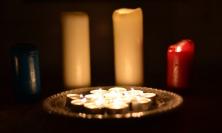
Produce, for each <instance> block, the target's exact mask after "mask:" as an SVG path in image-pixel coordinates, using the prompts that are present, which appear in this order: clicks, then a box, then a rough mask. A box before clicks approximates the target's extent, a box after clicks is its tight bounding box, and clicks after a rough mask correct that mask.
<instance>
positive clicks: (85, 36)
mask: <svg viewBox="0 0 222 133" xmlns="http://www.w3.org/2000/svg"><path fill="white" fill-rule="evenodd" d="M62 26H63V61H64V62H63V66H64V85H65V87H67V88H74V87H83V86H90V84H91V77H90V76H91V72H90V48H89V18H88V15H87V14H86V13H83V12H66V13H64V14H63V15H62Z"/></svg>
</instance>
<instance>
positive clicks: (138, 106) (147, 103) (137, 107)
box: [131, 97, 151, 111]
mask: <svg viewBox="0 0 222 133" xmlns="http://www.w3.org/2000/svg"><path fill="white" fill-rule="evenodd" d="M150 107H151V99H148V98H145V97H137V98H136V99H134V100H132V103H131V108H132V110H133V111H145V110H148V109H149V108H150Z"/></svg>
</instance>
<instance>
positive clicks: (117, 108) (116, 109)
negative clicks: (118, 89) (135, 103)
mask: <svg viewBox="0 0 222 133" xmlns="http://www.w3.org/2000/svg"><path fill="white" fill-rule="evenodd" d="M105 107H106V110H107V113H109V114H122V113H127V112H128V111H129V105H128V104H127V103H125V102H124V101H122V100H121V99H115V100H113V102H110V103H108V104H106V105H105Z"/></svg>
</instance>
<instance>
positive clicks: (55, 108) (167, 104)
mask: <svg viewBox="0 0 222 133" xmlns="http://www.w3.org/2000/svg"><path fill="white" fill-rule="evenodd" d="M98 88H102V89H109V88H110V86H109V87H108V86H107V87H88V88H78V89H73V90H69V91H64V92H61V93H58V94H54V95H52V96H50V97H48V98H46V99H45V100H44V102H43V109H44V110H45V111H46V112H47V113H49V114H54V115H60V116H66V117H70V118H74V119H76V118H80V119H128V118H140V117H151V116H155V115H160V114H163V113H167V112H171V111H174V110H176V109H177V108H178V107H179V106H180V105H181V104H182V103H183V98H182V97H181V96H180V95H178V94H175V93H172V92H169V91H165V90H160V89H154V88H148V87H133V88H134V89H136V90H142V91H144V92H151V93H155V94H156V98H155V100H156V105H155V107H154V108H152V109H149V110H146V111H142V112H133V111H131V112H128V113H124V114H87V113H81V112H80V113H79V112H73V111H70V110H69V109H68V107H67V106H65V103H66V94H69V93H76V94H86V93H88V92H89V91H90V90H94V89H98ZM124 88H126V89H130V88H132V86H128V87H125V86H124Z"/></svg>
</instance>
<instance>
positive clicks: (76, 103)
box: [71, 98, 87, 111]
mask: <svg viewBox="0 0 222 133" xmlns="http://www.w3.org/2000/svg"><path fill="white" fill-rule="evenodd" d="M86 102H87V100H86V98H82V99H75V100H72V101H71V109H72V110H73V111H82V110H83V105H84V103H86Z"/></svg>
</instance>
